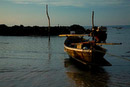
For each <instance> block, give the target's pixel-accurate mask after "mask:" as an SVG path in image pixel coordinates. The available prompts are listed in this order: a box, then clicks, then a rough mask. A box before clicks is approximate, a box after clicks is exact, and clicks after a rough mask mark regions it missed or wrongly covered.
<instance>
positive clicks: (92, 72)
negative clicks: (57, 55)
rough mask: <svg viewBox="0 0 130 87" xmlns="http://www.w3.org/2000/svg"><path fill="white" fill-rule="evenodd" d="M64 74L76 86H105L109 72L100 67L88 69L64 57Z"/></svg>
mask: <svg viewBox="0 0 130 87" xmlns="http://www.w3.org/2000/svg"><path fill="white" fill-rule="evenodd" d="M64 63H65V68H66V74H67V76H68V77H69V79H71V80H72V81H73V82H74V84H75V85H76V87H107V83H108V81H109V77H110V76H109V74H108V73H107V72H106V71H105V70H104V69H103V68H100V67H96V68H92V69H88V68H87V67H85V66H82V65H77V64H75V63H73V62H72V61H71V60H69V59H65V62H64Z"/></svg>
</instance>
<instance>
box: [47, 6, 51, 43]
mask: <svg viewBox="0 0 130 87" xmlns="http://www.w3.org/2000/svg"><path fill="white" fill-rule="evenodd" d="M46 15H47V18H48V36H49V39H48V40H49V42H50V17H49V14H48V4H46Z"/></svg>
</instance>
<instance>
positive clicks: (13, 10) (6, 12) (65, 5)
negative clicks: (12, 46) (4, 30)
mask: <svg viewBox="0 0 130 87" xmlns="http://www.w3.org/2000/svg"><path fill="white" fill-rule="evenodd" d="M46 4H48V6H49V7H48V10H49V16H50V19H51V26H57V25H60V26H70V25H73V24H79V25H81V26H91V25H92V23H91V17H92V11H94V24H95V25H98V26H101V25H106V26H107V25H130V0H0V24H6V25H8V26H13V25H24V26H35V25H37V26H48V20H47V16H46Z"/></svg>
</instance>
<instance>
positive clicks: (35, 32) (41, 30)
mask: <svg viewBox="0 0 130 87" xmlns="http://www.w3.org/2000/svg"><path fill="white" fill-rule="evenodd" d="M70 31H75V33H78V34H84V33H88V32H89V31H88V30H85V29H84V27H82V26H80V25H76V24H75V25H72V26H53V27H50V35H51V36H57V35H59V34H70ZM0 35H1V36H48V27H44V26H42V27H40V26H23V25H19V26H18V25H14V26H11V27H9V26H7V25H5V24H0Z"/></svg>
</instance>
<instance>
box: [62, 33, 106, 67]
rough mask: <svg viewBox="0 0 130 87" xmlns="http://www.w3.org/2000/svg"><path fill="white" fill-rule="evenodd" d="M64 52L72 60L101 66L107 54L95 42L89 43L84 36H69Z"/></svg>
mask: <svg viewBox="0 0 130 87" xmlns="http://www.w3.org/2000/svg"><path fill="white" fill-rule="evenodd" d="M64 50H65V52H67V54H68V55H69V56H70V58H73V59H75V60H77V61H79V62H81V63H83V64H87V65H99V64H98V63H99V62H101V61H103V60H104V58H103V56H104V55H105V53H106V49H105V48H103V47H101V46H98V45H96V43H95V42H94V41H87V40H86V39H84V38H83V36H82V35H80V36H77V35H76V36H68V37H67V39H66V40H65V42H64Z"/></svg>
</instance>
